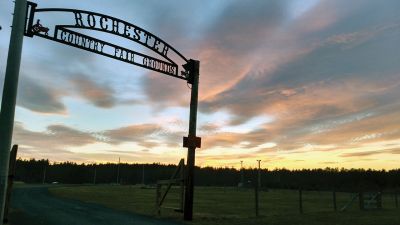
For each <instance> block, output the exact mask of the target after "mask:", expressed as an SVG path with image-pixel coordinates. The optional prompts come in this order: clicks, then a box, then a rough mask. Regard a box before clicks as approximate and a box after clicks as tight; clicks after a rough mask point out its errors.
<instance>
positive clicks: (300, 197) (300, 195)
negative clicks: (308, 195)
mask: <svg viewBox="0 0 400 225" xmlns="http://www.w3.org/2000/svg"><path fill="white" fill-rule="evenodd" d="M299 211H300V213H303V190H302V188H301V187H300V188H299Z"/></svg>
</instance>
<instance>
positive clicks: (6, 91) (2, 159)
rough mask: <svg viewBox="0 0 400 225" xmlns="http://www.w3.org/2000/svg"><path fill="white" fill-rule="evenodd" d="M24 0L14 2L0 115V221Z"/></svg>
mask: <svg viewBox="0 0 400 225" xmlns="http://www.w3.org/2000/svg"><path fill="white" fill-rule="evenodd" d="M26 7H27V3H26V0H15V8H14V18H13V22H12V30H11V38H10V45H9V48H8V58H7V67H6V74H5V79H4V87H3V97H2V102H1V113H0V137H1V139H0V221H3V219H4V205H5V200H6V189H7V179H8V165H9V158H10V149H11V141H12V133H13V127H14V114H15V104H16V100H17V89H18V76H19V67H20V64H21V52H22V42H23V37H24V29H25V13H26Z"/></svg>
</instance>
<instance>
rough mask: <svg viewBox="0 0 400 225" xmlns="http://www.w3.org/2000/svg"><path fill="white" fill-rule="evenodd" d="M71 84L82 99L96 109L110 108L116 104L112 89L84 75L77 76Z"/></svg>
mask: <svg viewBox="0 0 400 225" xmlns="http://www.w3.org/2000/svg"><path fill="white" fill-rule="evenodd" d="M72 83H73V84H74V85H75V86H76V88H77V91H78V93H79V95H80V96H81V97H82V98H84V99H86V100H87V101H89V102H91V103H92V104H93V105H95V106H97V107H100V108H112V107H113V106H115V105H116V103H117V99H116V97H115V96H114V91H113V89H111V88H110V87H109V86H107V85H105V84H102V85H101V84H98V83H96V82H95V81H93V80H92V79H89V78H87V77H86V76H84V75H78V76H77V77H76V78H75V79H73V80H72Z"/></svg>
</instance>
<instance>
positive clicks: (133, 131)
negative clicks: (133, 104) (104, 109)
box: [102, 124, 162, 146]
mask: <svg viewBox="0 0 400 225" xmlns="http://www.w3.org/2000/svg"><path fill="white" fill-rule="evenodd" d="M161 129H162V128H161V127H160V126H159V125H156V124H139V125H131V126H127V127H121V128H117V129H113V130H107V131H104V132H102V135H104V137H106V140H107V142H109V143H113V144H119V143H123V142H141V143H140V144H141V145H145V146H149V144H150V143H151V140H149V139H151V138H150V136H151V135H154V134H157V132H159V131H160V130H161ZM154 138H155V137H154ZM149 141H150V142H149Z"/></svg>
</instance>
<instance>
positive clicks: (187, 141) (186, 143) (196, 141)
mask: <svg viewBox="0 0 400 225" xmlns="http://www.w3.org/2000/svg"><path fill="white" fill-rule="evenodd" d="M183 147H185V148H191V147H194V148H201V137H183Z"/></svg>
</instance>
